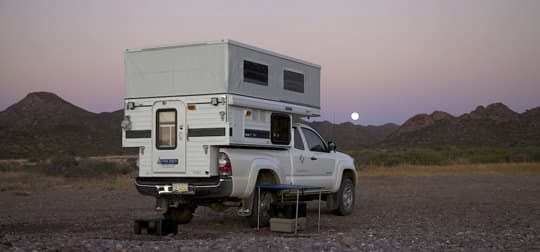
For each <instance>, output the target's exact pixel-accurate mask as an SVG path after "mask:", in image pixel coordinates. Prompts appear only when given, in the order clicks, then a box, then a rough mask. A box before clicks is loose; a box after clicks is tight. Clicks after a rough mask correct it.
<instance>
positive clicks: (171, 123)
mask: <svg viewBox="0 0 540 252" xmlns="http://www.w3.org/2000/svg"><path fill="white" fill-rule="evenodd" d="M156 117H157V118H156V120H157V123H156V125H157V141H156V143H157V146H156V147H157V148H158V149H175V148H176V110H175V109H166V110H158V111H157V115H156Z"/></svg>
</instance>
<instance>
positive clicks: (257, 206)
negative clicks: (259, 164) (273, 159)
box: [247, 173, 277, 227]
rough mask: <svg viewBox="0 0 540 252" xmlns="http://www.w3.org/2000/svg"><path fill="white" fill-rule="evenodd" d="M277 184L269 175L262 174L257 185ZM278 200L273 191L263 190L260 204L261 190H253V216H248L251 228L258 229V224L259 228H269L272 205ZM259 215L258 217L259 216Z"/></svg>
mask: <svg viewBox="0 0 540 252" xmlns="http://www.w3.org/2000/svg"><path fill="white" fill-rule="evenodd" d="M263 183H264V184H275V182H274V178H273V177H272V176H271V175H270V174H269V173H261V174H260V175H259V178H258V179H257V184H263ZM276 199H277V196H276V193H275V192H271V191H265V190H261V200H260V202H259V190H258V189H257V188H255V190H253V204H252V207H251V215H250V216H248V217H247V218H248V222H249V225H250V226H251V227H256V226H257V222H258V223H259V227H264V226H268V225H269V224H270V205H271V204H272V203H274V202H275V201H276ZM257 213H258V216H257Z"/></svg>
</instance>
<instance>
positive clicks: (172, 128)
mask: <svg viewBox="0 0 540 252" xmlns="http://www.w3.org/2000/svg"><path fill="white" fill-rule="evenodd" d="M152 111H153V112H152V113H153V115H154V120H153V121H154V123H153V127H154V132H155V133H154V136H152V146H153V147H152V149H153V152H152V171H153V172H155V173H182V172H186V136H185V123H186V121H185V120H186V110H185V104H184V103H183V102H181V101H178V100H169V101H159V102H155V103H154V106H153V109H152Z"/></svg>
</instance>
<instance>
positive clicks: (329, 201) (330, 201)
mask: <svg viewBox="0 0 540 252" xmlns="http://www.w3.org/2000/svg"><path fill="white" fill-rule="evenodd" d="M326 207H327V208H328V209H330V210H336V209H337V208H338V202H337V200H336V195H335V194H329V195H328V196H326Z"/></svg>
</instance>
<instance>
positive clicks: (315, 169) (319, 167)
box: [301, 127, 335, 188]
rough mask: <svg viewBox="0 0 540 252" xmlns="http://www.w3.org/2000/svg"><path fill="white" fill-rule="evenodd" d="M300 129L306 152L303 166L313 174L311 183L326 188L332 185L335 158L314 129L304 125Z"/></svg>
mask: <svg viewBox="0 0 540 252" xmlns="http://www.w3.org/2000/svg"><path fill="white" fill-rule="evenodd" d="M301 130H302V135H303V136H304V140H305V143H306V146H305V149H306V154H307V156H306V157H305V160H304V164H303V166H304V167H307V169H309V170H310V173H311V174H312V175H313V177H312V178H311V180H313V181H312V183H313V184H314V185H319V186H323V187H327V188H328V187H331V186H333V181H334V180H333V175H334V168H335V159H334V157H333V155H332V154H331V153H329V149H328V146H326V144H325V142H324V141H323V140H322V138H321V137H320V136H319V134H317V133H316V132H315V131H313V130H311V129H308V128H304V127H301Z"/></svg>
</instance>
